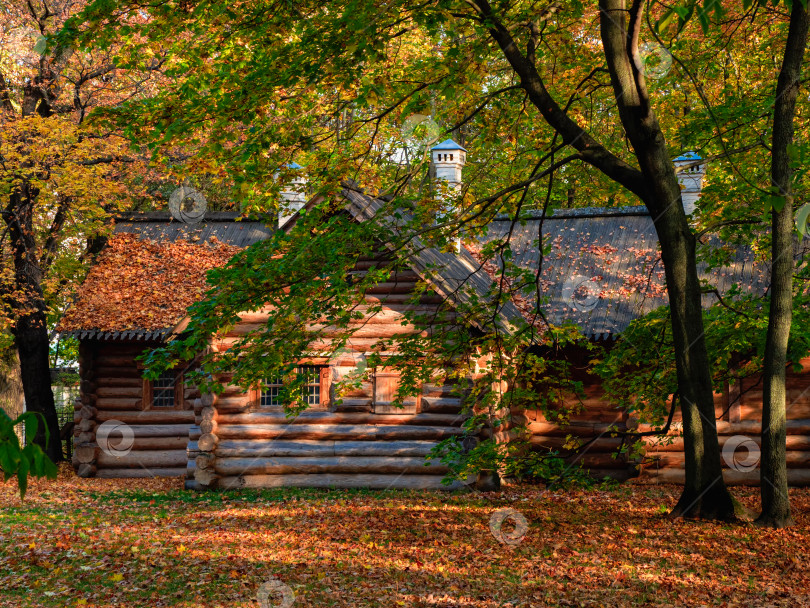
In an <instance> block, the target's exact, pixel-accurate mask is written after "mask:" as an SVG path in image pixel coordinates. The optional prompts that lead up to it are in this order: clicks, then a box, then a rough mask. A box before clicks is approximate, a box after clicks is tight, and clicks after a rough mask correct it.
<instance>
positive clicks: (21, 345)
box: [13, 312, 62, 462]
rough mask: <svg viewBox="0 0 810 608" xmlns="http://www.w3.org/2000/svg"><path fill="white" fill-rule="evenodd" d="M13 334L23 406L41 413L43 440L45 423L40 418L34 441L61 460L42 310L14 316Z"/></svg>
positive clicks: (50, 455)
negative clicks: (15, 318) (16, 317)
mask: <svg viewBox="0 0 810 608" xmlns="http://www.w3.org/2000/svg"><path fill="white" fill-rule="evenodd" d="M13 334H14V338H15V341H16V343H17V353H18V354H19V357H20V372H21V374H20V375H21V378H22V384H23V393H24V394H25V409H26V411H29V412H37V413H39V414H41V415H42V417H43V419H44V422H45V426H46V427H47V430H48V435H49V437H48V439H47V442H46V437H45V435H46V433H45V426H43V424H42V420H40V425H39V428H38V430H37V434H36V436H35V437H34V443H36V444H37V445H40V446H42V449H43V450H44V451H45V453H46V454H47V455H48V457H49V458H50V459H51V460H53V461H54V462H59V461H60V460H62V442H61V440H60V438H59V420H58V418H57V416H56V406H55V404H54V399H53V391H52V390H51V371H50V365H49V360H48V327H47V325H46V324H45V314H44V313H42V312H39V313H35V314H32V315H26V316H25V317H22V318H20V319H18V320H17V322H16V324H15V326H14V329H13Z"/></svg>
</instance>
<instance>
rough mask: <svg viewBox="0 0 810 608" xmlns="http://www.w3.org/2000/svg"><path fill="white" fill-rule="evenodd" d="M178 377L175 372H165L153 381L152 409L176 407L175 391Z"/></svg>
mask: <svg viewBox="0 0 810 608" xmlns="http://www.w3.org/2000/svg"><path fill="white" fill-rule="evenodd" d="M176 383H177V375H176V374H175V373H174V372H173V371H168V372H163V373H162V374H160V376H158V377H157V378H156V379H155V380H153V381H152V407H174V406H175V402H174V401H175V400H174V389H175V384H176Z"/></svg>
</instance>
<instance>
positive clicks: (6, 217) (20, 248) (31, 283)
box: [2, 180, 62, 462]
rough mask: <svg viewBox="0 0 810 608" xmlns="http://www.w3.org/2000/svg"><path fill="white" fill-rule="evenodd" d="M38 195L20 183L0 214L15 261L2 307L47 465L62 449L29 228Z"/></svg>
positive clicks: (42, 300) (39, 273)
mask: <svg viewBox="0 0 810 608" xmlns="http://www.w3.org/2000/svg"><path fill="white" fill-rule="evenodd" d="M38 194H39V192H38V190H37V189H36V188H35V187H33V186H32V185H31V184H30V182H29V181H27V180H21V184H20V185H19V186H18V187H17V188H16V189H15V190H14V191H13V192H12V193H11V195H10V197H9V202H8V205H7V206H6V208H5V209H4V210H3V214H2V215H3V221H4V222H5V224H6V226H7V227H8V234H9V240H10V242H11V248H12V253H13V258H14V291H13V292H11V293H10V294H7V295H6V297H7V302H6V303H7V305H8V306H9V307H10V308H11V310H12V311H13V313H14V324H13V326H12V329H11V333H12V335H13V336H14V340H15V343H16V346H17V352H18V354H19V357H20V372H21V378H22V384H23V393H24V394H25V409H26V410H27V411H29V412H38V413H39V414H41V415H42V417H43V418H44V420H40V425H39V428H38V431H37V434H36V437H35V438H34V442H35V443H36V444H38V445H40V446H41V447H42V449H43V450H44V451H45V453H46V454H47V455H48V457H49V458H50V459H51V460H53V461H54V462H59V461H61V460H62V443H61V440H60V437H59V421H58V418H57V416H56V406H55V404H54V399H53V391H52V390H51V372H50V361H49V359H48V351H49V340H48V326H47V323H46V316H45V311H46V308H47V307H46V305H45V296H44V294H43V291H42V269H41V268H40V267H39V259H38V257H37V255H36V253H37V248H36V240H35V237H34V228H33V207H34V201H35V200H36V197H37V195H38ZM43 422H44V425H43V424H42V423H43ZM46 428H47V435H48V437H47V440H46Z"/></svg>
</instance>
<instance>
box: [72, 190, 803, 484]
mask: <svg viewBox="0 0 810 608" xmlns="http://www.w3.org/2000/svg"><path fill="white" fill-rule="evenodd" d="M342 197H343V199H344V202H345V210H346V212H347V213H350V214H351V215H352V216H353V217H354V218H355V219H357V220H358V221H363V220H364V219H367V218H368V217H371V216H372V215H374V214H375V213H376V212H377V210H378V209H379V208H380V202H379V201H377V200H376V199H374V198H372V197H369V196H365V195H363V194H362V193H361V192H359V191H357V190H354V189H352V188H346V189H344V191H343V193H342ZM235 219H236V218H235V216H226V215H221V214H220V215H218V216H212V217H209V218H206V220H205V221H204V222H203V223H202V224H199V225H197V226H188V225H183V224H178V223H176V222H172V221H170V218H169V216H168V214H166V215H156V214H150V215H144V216H131V217H129V218H125V220H124V221H120V222H118V223H117V225H116V229H115V230H116V233H115V236H114V237H113V238H112V239H111V241H110V245H109V247H108V249H107V250H106V251H105V252H103V253H102V255H101V256H100V258H99V260H98V263H97V265H96V266H95V267H94V268H93V269H92V270H91V272H90V275H89V276H88V279H87V282H86V283H85V285H84V286H83V288H82V290H81V292H80V294H79V297H78V300H77V302H76V304H75V306H74V307H73V309H71V311H69V312H68V313H67V314H66V316H65V319H64V320H63V321H62V324H61V330H62V331H65V332H68V331H69V332H71V333H72V334H73V335H75V336H76V337H78V339H79V341H80V344H81V347H80V348H81V350H80V356H81V361H80V372H81V376H82V385H81V388H82V392H81V402H80V403H78V404H77V406H76V407H77V410H76V446H77V448H76V456H75V457H74V466H75V467H76V470H77V472H78V473H79V474H80V475H83V476H99V477H125V476H145V475H176V476H183V475H185V476H186V478H187V481H186V486H187V487H189V488H215V487H219V488H238V487H273V486H308V487H333V486H334V487H370V488H389V487H393V488H438V487H441V479H442V478H443V476H444V474H445V472H446V471H445V469H444V468H443V467H442V466H440V465H439V464H437V463H428V466H425V456H426V455H427V454H428V453H429V451H430V449H431V448H432V447H433V446H434V445H435V444H436V443H437V442H438V441H440V440H441V439H443V438H445V437H448V436H453V435H460V434H461V433H462V429H461V424H462V422H463V418H462V417H461V415H460V410H461V401H460V399H459V398H458V397H456V396H455V395H454V394H453V392H452V388H453V387H449V386H438V385H426V386H424V387H423V391H422V394H421V395H419V396H418V397H417V398H416V399H414V400H413V401H412V402H410V403H408V404H407V405H406V407H405V408H404V409H397V410H394V409H392V407H391V401H392V395H393V393H394V391H395V390H396V386H397V378H396V376H395V375H393V374H391V373H390V371H389V370H385V369H381V370H375V372H374V373H373V374H371V375H370V377H369V379H368V381H367V382H364V383H363V384H362V386H361V387H360V388H359V389H357V390H356V391H355V392H353V393H351V394H349V395H345V398H344V399H343V400H342V402H340V403H338V400H337V399H335V395H334V393H333V384H334V381H335V380H336V379H338V378H340V377H342V376H343V375H344V374H346V373H349V372H350V371H351V370H352V369H354V366H355V365H356V363H357V359H356V355H358V354H362V353H363V352H364V350H366V349H369V348H370V347H371V346H372V344H373V343H374V342H375V341H376V339H377V338H380V337H389V336H390V335H392V333H395V332H401V331H403V329H402V326H401V325H400V322H401V320H402V318H403V313H404V312H405V307H406V306H413V305H414V304H413V303H410V304H406V302H407V301H408V300H409V299H410V298H411V296H412V295H413V293H414V289H416V287H417V283H418V281H420V280H424V281H426V282H427V283H428V284H429V286H430V287H431V289H430V290H428V291H427V292H425V293H424V294H423V295H422V296H421V299H420V301H419V302H418V303H417V304H416V306H419V307H422V308H423V309H424V310H425V311H434V312H438V311H439V310H440V309H441V310H452V309H453V307H454V306H456V305H457V304H458V303H459V301H461V300H462V299H464V298H467V297H469V294H478V295H480V294H484V293H486V292H487V290H488V289H489V288H490V286H491V285H492V277H490V276H489V275H488V274H487V273H486V272H485V271H484V270H482V269H481V265H480V264H479V263H478V261H477V260H476V258H475V247H473V248H471V249H470V250H468V249H467V248H465V247H461V248H460V251H459V252H458V253H448V252H439V251H436V250H433V249H430V248H427V247H421V246H418V247H415V251H417V252H419V253H418V255H415V256H413V258H412V259H411V269H410V270H409V271H404V272H399V273H397V275H396V276H394V277H392V280H391V281H390V282H388V283H386V284H384V285H383V286H382V287H381V289H380V290H379V292H378V293H369V294H367V297H368V298H371V299H373V300H374V301H383V302H384V311H383V313H382V314H381V315H379V316H376V317H375V318H366V319H363V320H362V321H361V322H362V323H364V332H366V333H364V334H363V335H357V336H356V337H355V339H354V343H353V346H352V349H353V350H352V351H351V352H348V353H346V354H345V355H343V356H341V357H338V358H336V359H333V360H324V361H321V362H311V361H310V362H308V363H307V366H305V369H304V370H302V371H304V372H305V373H306V374H309V379H310V380H309V382H307V385H306V387H305V393H304V394H305V396H306V399H307V401H308V404H309V406H310V407H309V409H308V410H307V411H306V412H304V413H302V414H301V415H299V416H298V417H296V418H295V419H294V420H290V419H288V418H287V417H286V416H285V414H284V412H283V411H282V406H281V403H280V402H279V401H278V391H279V388H280V386H279V385H278V384H277V383H273V382H268V384H267V386H266V387H265V388H264V389H263V390H262V391H248V392H243V391H242V390H241V389H240V388H238V387H227V388H226V391H225V392H224V393H223V394H221V395H219V396H216V397H215V396H213V395H200V394H199V393H198V392H197V391H196V389H195V388H194V387H191V386H184V383H183V375H182V370H179V371H175V372H172V373H169V374H166V375H165V377H164V376H162V377H161V378H159V379H158V380H156V381H155V382H151V383H150V382H147V381H145V380H143V378H142V377H141V369H140V368H139V364H138V362H137V360H136V357H137V355H138V354H140V353H142V352H144V351H145V350H146V349H149V348H152V347H154V346H156V345H159V344H161V343H163V342H164V341H165V339H166V338H167V336H168V335H169V333H170V332H171V330H172V328H173V327H174V326H176V324H177V323H178V322H179V321H180V320H181V319H182V318H183V317H184V315H185V309H186V308H187V307H188V306H189V305H190V304H191V303H192V302H193V301H196V299H197V298H199V297H200V296H201V293H202V290H203V288H204V282H203V281H202V278H201V277H202V276H203V273H202V272H201V269H204V268H208V267H213V266H216V265H221V264H224V263H225V261H227V259H228V257H229V256H230V255H232V254H233V252H234V251H235V250H236V249H237V248H239V247H245V246H249V245H250V244H251V243H254V242H256V241H258V240H259V239H262V238H265V236H266V235H267V234H268V231H267V229H266V228H265V227H264V226H262V225H261V224H257V223H255V222H245V221H242V222H236V221H235ZM295 220H296V218H295V216H293V217H292V219H291V220H290V222H293V223H294V222H295ZM289 225H292V224H289ZM541 231H542V234H543V236H544V238H545V239H549V240H550V242H551V244H552V247H551V253H550V254H547V255H546V256H545V257H544V273H543V276H542V277H541V288H542V291H543V294H544V296H545V297H546V298H547V305H546V312H547V316H548V318H549V320H550V321H551V322H553V323H562V322H566V321H570V322H573V323H575V324H577V325H578V326H579V327H580V329H581V330H582V332H583V334H584V335H585V336H586V337H587V338H589V339H590V340H593V341H597V342H600V343H602V344H604V345H607V346H608V347H610V345H611V344H612V343H614V342H615V340H616V338H617V337H618V336H619V335H620V334H621V332H622V331H623V330H624V329H625V328H626V327H627V326H628V324H629V323H630V321H631V320H632V319H634V318H637V317H638V316H640V315H642V314H644V313H646V312H648V311H650V310H652V309H654V308H656V307H658V306H660V305H662V304H664V303H665V302H666V293H665V290H664V289H663V280H662V276H661V272H662V269H661V268H660V265H659V263H658V262H657V259H658V255H657V239H656V237H655V231H654V226H653V223H652V220H651V218H650V217H649V215H648V213H647V211H646V209H645V208H643V207H631V208H620V209H603V208H585V209H576V210H561V211H557V212H556V213H554V214H553V215H550V216H548V217H545V218H542V217H540V216H539V215H532V214H531V213H530V214H528V215H527V216H526V217H525V218H524V221H523V222H520V223H514V222H513V221H511V220H509V219H507V218H502V219H498V220H496V221H495V222H493V224H492V226H491V227H490V230H489V234H488V235H487V236H486V238H485V239H483V240H484V241H486V240H488V239H503V238H507V237H508V238H510V239H511V241H512V242H511V245H512V249H513V251H514V253H515V256H514V259H515V260H516V262H517V263H518V264H520V265H523V266H524V267H526V268H532V269H534V268H536V266H537V263H538V258H539V251H538V248H537V240H538V236H539V235H540V234H541ZM212 243H213V245H212ZM806 243H807V241H805V244H806ZM190 248H191V249H190ZM194 248H197V249H196V250H195V249H194ZM201 252H205V253H204V255H203V254H202V253H201ZM805 254H806V251H805ZM380 255H381V256H383V255H384V252H381V254H380ZM735 255H736V257H735V258H734V259H733V260H732V262H731V263H730V264H729V266H728V267H727V268H725V269H723V270H720V271H715V272H713V273H712V274H711V276H710V277H709V278H710V279H711V280H712V282H713V284H715V285H716V286H717V288H718V291H719V293H720V294H725V293H727V292H728V291H729V290H730V289H731V288H732V286H734V285H738V286H740V287H741V288H742V290H743V292H747V293H752V294H761V293H763V292H764V290H765V289H766V287H767V272H766V269H764V268H763V267H762V266H761V265H758V264H756V263H754V260H753V257H752V256H751V254H750V253H749V252H746V251H745V250H742V249H740V250H738V251H737V252H736V254H735ZM380 261H381V258H380V257H379V256H378V257H377V258H375V259H369V260H359V261H358V267H357V270H363V268H364V267H366V268H367V267H368V265H369V264H379V263H380ZM363 265H366V266H363ZM124 266H126V270H124V271H122V268H123V267H124ZM437 269H438V271H437ZM639 277H642V278H643V281H641V282H640V278H639ZM461 285H466V286H467V287H468V290H466V291H465V289H459V287H460V286H461ZM161 294H162V295H161ZM167 294H171V296H172V297H170V298H167V297H164V296H166V295H167ZM706 297H707V300H706V304H709V303H710V298H711V297H714V296H711V295H707V296H706ZM520 314H521V313H520V311H519V309H518V308H517V307H516V306H514V305H513V304H511V303H510V304H508V305H507V306H506V307H505V309H504V310H503V311H502V315H501V317H500V318H501V319H502V322H503V324H504V327H506V326H508V325H509V324H510V323H511V322H513V321H514V320H515V319H517V318H518V317H520ZM265 318H266V317H264V316H263V315H262V314H260V313H252V314H246V315H243V317H242V320H241V323H240V324H237V326H236V327H234V328H233V329H232V330H231V333H230V334H228V335H224V336H218V337H216V338H214V339H212V347H214V348H220V347H222V346H226V345H227V343H228V341H229V340H232V339H233V338H234V337H235V336H236V335H240V334H243V333H244V332H246V331H249V330H250V328H255V327H257V326H258V324H260V323H261V322H262V321H263V320H264V319H265ZM485 330H486V328H481V331H485ZM568 354H569V355H571V356H574V357H576V356H577V354H576V353H573V354H571V353H568ZM802 364H803V370H802V371H801V372H799V373H795V372H790V374H789V380H788V382H789V394H788V397H789V404H788V418H789V422H788V435H789V437H788V450H789V452H788V462H789V467H790V473H789V479H790V482H791V483H793V484H806V483H807V482H808V479H809V478H810V360H804V361H802ZM581 380H582V382H583V386H584V390H585V393H586V398H585V400H584V402H583V404H584V406H585V407H584V410H583V411H582V412H580V413H578V414H576V415H574V416H573V417H572V418H571V420H570V421H569V424H568V425H566V426H559V425H556V424H553V423H551V422H549V421H547V420H545V419H543V418H542V416H540V415H538V414H537V413H535V412H533V411H516V412H514V415H515V420H516V422H521V423H525V424H526V425H527V428H528V430H529V434H530V440H531V444H532V445H533V447H534V448H535V449H537V450H548V449H561V448H563V446H564V444H565V442H566V437H568V436H569V435H573V436H575V437H578V438H580V439H581V440H583V441H587V442H588V443H589V445H588V449H587V450H586V451H585V453H584V454H576V455H573V454H572V455H571V457H570V461H571V463H572V464H575V463H579V464H581V465H583V466H584V467H585V468H586V469H588V470H589V471H590V472H591V473H592V474H594V475H596V476H598V477H604V476H609V477H612V478H615V479H621V480H624V479H630V478H636V479H639V480H641V481H647V482H655V481H666V482H680V481H682V479H683V454H682V444H680V443H679V442H678V441H679V440H678V439H677V430H678V423H679V421H678V418H677V417H676V419H675V424H674V425H673V435H676V437H675V440H674V441H668V442H660V441H656V440H652V439H649V440H647V444H648V445H647V454H646V456H645V457H644V459H643V460H637V461H628V460H627V459H626V458H625V457H619V458H614V457H613V455H612V452H614V451H615V449H616V448H617V447H618V445H619V442H620V441H621V439H619V438H617V437H614V436H611V433H610V432H609V429H611V428H618V429H619V430H623V429H628V428H633V427H635V423H634V421H633V420H632V418H630V417H628V416H627V415H626V414H625V413H622V412H620V411H618V410H616V409H615V408H614V407H613V406H612V405H611V404H610V403H609V402H608V401H607V400H606V399H605V398H604V394H603V390H602V387H601V385H600V382H599V381H598V379H597V378H595V377H592V376H588V375H587V374H584V373H583V377H582V378H581ZM760 384H761V383H760V382H759V379H758V378H750V379H748V378H746V379H744V380H742V381H740V382H739V386H729V387H727V389H726V390H724V391H723V392H722V393H721V394H718V395H717V402H716V407H717V419H718V428H719V431H720V433H721V441H722V442H727V441H738V440H739V437H741V436H742V437H744V438H745V439H750V440H751V441H753V442H754V443H756V442H758V433H759V415H760V414H759V412H760V410H761V402H762V396H761V388H758V386H760ZM112 421H117V422H118V423H122V424H123V425H126V427H125V428H127V429H129V431H127V432H130V433H131V450H129V451H126V453H119V452H117V451H116V450H112V451H111V450H104V449H102V446H101V445H100V444H99V439H100V438H99V436H98V432H99V429H100V428H101V427H102V426H103V425H104V424H105V423H111V422H112ZM104 432H105V433H109V432H110V428H109V425H108V426H107V428H106V429H104ZM102 439H103V437H102ZM727 464H728V463H727ZM728 481H729V483H757V482H758V471H756V470H752V471H747V472H740V471H738V470H733V469H731V468H729V470H728Z"/></svg>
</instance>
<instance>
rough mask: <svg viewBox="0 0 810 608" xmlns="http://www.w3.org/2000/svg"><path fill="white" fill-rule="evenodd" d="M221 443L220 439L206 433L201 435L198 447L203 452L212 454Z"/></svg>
mask: <svg viewBox="0 0 810 608" xmlns="http://www.w3.org/2000/svg"><path fill="white" fill-rule="evenodd" d="M218 443H219V437H218V436H217V435H214V434H212V433H204V434H202V435H200V438H199V439H198V440H197V446H198V447H199V448H200V451H201V452H212V451H213V450H214V449H215V448H216V447H217V444H218Z"/></svg>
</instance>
